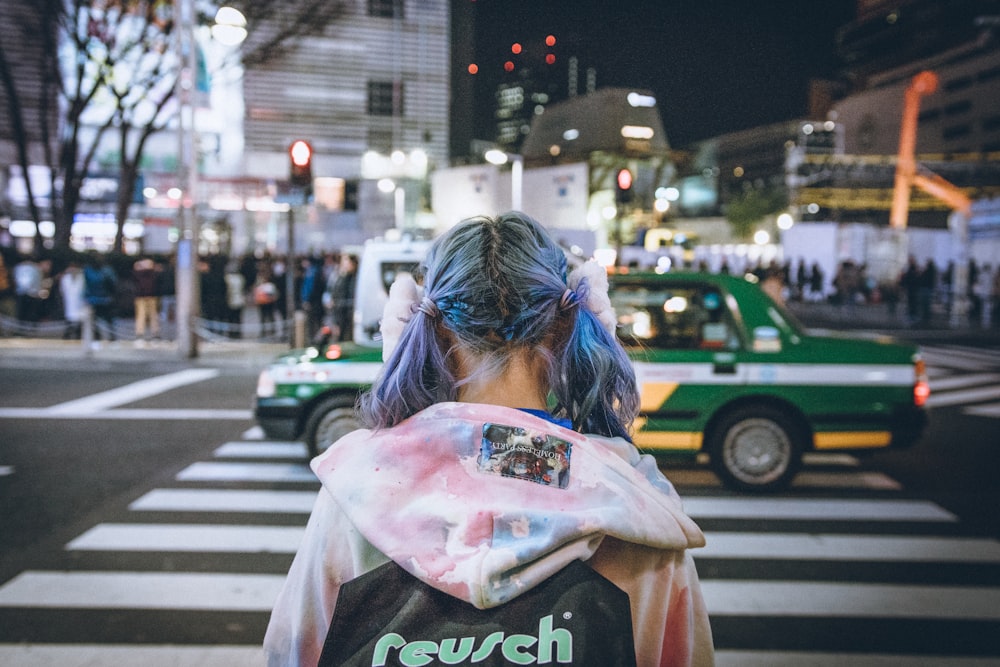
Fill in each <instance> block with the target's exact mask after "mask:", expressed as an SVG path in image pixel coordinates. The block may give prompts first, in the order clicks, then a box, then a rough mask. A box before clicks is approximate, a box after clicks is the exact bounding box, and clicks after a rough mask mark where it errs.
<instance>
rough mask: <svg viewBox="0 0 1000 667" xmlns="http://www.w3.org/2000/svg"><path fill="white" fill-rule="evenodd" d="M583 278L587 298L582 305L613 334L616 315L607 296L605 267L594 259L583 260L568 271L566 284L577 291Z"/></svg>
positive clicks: (615, 325)
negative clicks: (585, 283)
mask: <svg viewBox="0 0 1000 667" xmlns="http://www.w3.org/2000/svg"><path fill="white" fill-rule="evenodd" d="M584 279H586V281H587V287H588V289H587V299H586V301H584V302H583V305H584V307H586V309H587V310H589V311H590V312H592V313H593V314H594V316H595V317H597V319H598V321H600V323H601V326H603V327H604V330H605V331H607V332H608V333H609V334H611V335H612V336H614V335H615V329H616V328H617V326H618V317H617V316H616V315H615V309H614V308H612V307H611V298H610V297H609V296H608V272H607V269H605V268H604V267H603V266H601V265H600V264H598V263H597V262H595V261H594V260H589V261H587V262H584V263H583V264H581V265H580V266H578V267H577V268H575V269H573V270H572V271H571V272H570V274H569V277H568V278H567V280H566V286H567V287H569V288H570V289H571V290H573V291H574V292H577V288H578V287H579V286H580V283H581V282H583V280H584Z"/></svg>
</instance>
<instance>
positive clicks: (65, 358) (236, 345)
mask: <svg viewBox="0 0 1000 667" xmlns="http://www.w3.org/2000/svg"><path fill="white" fill-rule="evenodd" d="M288 349H289V345H288V344H287V343H263V342H258V341H253V340H246V341H242V340H233V341H225V342H205V341H202V342H201V343H200V344H199V346H198V353H199V354H198V356H197V357H195V358H193V359H192V358H188V357H187V355H186V351H184V352H182V351H181V350H180V349H179V348H178V346H177V343H176V342H173V341H148V342H138V343H137V342H136V341H129V340H122V341H114V342H111V343H108V342H104V341H102V342H101V343H100V344H99V346H92V347H85V346H84V344H83V343H82V342H81V341H78V340H58V339H52V338H19V337H15V338H0V368H25V367H27V368H47V369H52V368H65V369H67V370H106V369H111V368H114V367H115V366H119V365H128V366H130V367H132V368H135V367H136V366H139V367H142V368H143V369H144V370H149V371H153V370H156V371H159V370H163V371H170V370H176V369H180V368H197V367H205V368H232V369H246V370H253V371H258V370H260V369H262V368H263V367H264V366H265V365H266V364H267V363H268V362H269V361H271V360H272V359H274V358H275V357H277V356H278V355H279V354H281V353H282V352H286V351H287V350H288Z"/></svg>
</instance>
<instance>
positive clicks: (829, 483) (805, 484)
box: [661, 464, 902, 491]
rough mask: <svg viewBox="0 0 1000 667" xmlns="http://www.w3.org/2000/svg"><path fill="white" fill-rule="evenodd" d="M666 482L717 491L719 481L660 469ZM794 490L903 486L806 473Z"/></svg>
mask: <svg viewBox="0 0 1000 667" xmlns="http://www.w3.org/2000/svg"><path fill="white" fill-rule="evenodd" d="M661 470H663V473H664V474H665V475H666V476H667V478H668V479H669V480H670V481H671V482H673V483H674V484H676V485H678V486H692V487H706V486H707V487H718V486H721V484H722V483H721V482H720V481H719V478H718V477H716V475H715V473H713V472H712V471H711V470H702V469H692V468H676V467H671V466H670V465H669V464H667V465H663V466H661ZM792 488H793V489H814V488H826V489H867V490H878V491H898V490H899V489H901V488H902V486H901V485H900V484H899V482H897V481H896V480H894V479H892V478H891V477H888V476H886V475H883V474H882V473H878V472H854V471H849V472H847V471H845V472H840V471H838V472H813V471H809V470H805V471H803V472H800V473H799V474H798V475H796V476H795V478H794V479H793V480H792Z"/></svg>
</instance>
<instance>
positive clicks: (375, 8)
mask: <svg viewBox="0 0 1000 667" xmlns="http://www.w3.org/2000/svg"><path fill="white" fill-rule="evenodd" d="M368 16H375V17H378V18H383V19H401V18H403V0H368Z"/></svg>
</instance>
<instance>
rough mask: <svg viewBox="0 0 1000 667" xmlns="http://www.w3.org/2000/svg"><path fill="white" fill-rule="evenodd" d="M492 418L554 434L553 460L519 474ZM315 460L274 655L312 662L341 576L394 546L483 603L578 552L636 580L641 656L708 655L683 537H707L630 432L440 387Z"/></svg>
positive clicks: (673, 661)
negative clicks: (311, 502) (436, 398)
mask: <svg viewBox="0 0 1000 667" xmlns="http://www.w3.org/2000/svg"><path fill="white" fill-rule="evenodd" d="M484 425H501V427H500V432H501V433H509V432H516V433H519V434H523V435H524V434H526V435H525V437H527V438H528V441H530V442H534V443H536V444H537V443H542V442H548V443H549V445H550V448H551V446H555V447H558V448H559V453H558V454H557V455H553V458H551V459H548V461H549V462H550V463H551V467H550V468H549V469H548V470H547V471H546V472H547V473H549V474H545V475H541V476H536V477H534V478H533V480H532V479H531V475H524V474H522V475H520V476H521V478H520V479H516V478H513V475H515V474H517V473H515V472H514V471H512V470H511V469H509V467H505V466H503V465H501V464H499V463H497V460H499V459H502V458H503V456H502V454H503V453H502V452H500V454H499V455H498V454H497V452H496V451H495V450H496V449H503V448H504V447H506V446H507V445H503V444H501V445H500V446H499V447H492V446H489V447H486V448H484V446H483V443H484ZM504 426H509V427H515V428H514V429H506V430H504V428H503V427H504ZM494 432H495V431H494ZM516 439H517V438H515V440H516ZM530 442H528V445H529V446H527V447H522V448H521V449H528V450H529V451H530V450H531V446H530ZM552 443H555V445H553V444H552ZM560 443H561V444H560ZM510 444H511V445H512V446H511V448H512V449H518V447H517V446H516V445H517V443H516V442H512V443H510ZM567 445H568V446H567ZM484 449H487V450H493V451H484ZM551 451H554V450H551V449H550V451H549V453H548V454H545V455H544V456H548V455H549V454H551ZM564 452H565V455H564ZM491 453H492V454H494V457H493V459H494V460H493V461H492V462H491V460H490V458H489V455H490V454H491ZM536 453H537V452H536ZM312 468H313V470H314V471H315V472H316V475H317V476H318V477H319V479H320V481H321V482H322V483H323V490H322V491H321V492H320V494H319V498H318V499H317V501H316V505H315V507H314V509H313V513H312V516H311V517H310V519H309V524H308V526H307V528H306V533H305V536H304V538H303V542H302V544H301V545H300V546H299V549H298V553H297V554H296V557H295V560H294V562H293V564H292V567H291V570H290V571H289V573H288V579H287V581H286V583H285V586H284V588H283V590H282V591H281V593H280V595H279V597H278V600H277V602H276V604H275V607H274V611H273V613H272V615H271V622H270V625H269V626H268V629H267V636H266V637H265V640H264V648H265V650H266V652H267V654H268V659H269V664H271V665H282V666H293V665H315V664H316V662H317V661H318V659H319V654H320V652H321V650H322V646H323V641H324V639H325V637H326V633H327V630H328V628H329V625H330V620H331V619H332V617H333V610H334V607H335V606H336V604H337V594H338V591H339V589H340V584H342V583H344V582H347V581H350V580H351V579H354V578H355V577H358V576H360V575H361V574H364V573H366V572H368V571H370V570H373V569H375V568H376V567H378V566H379V565H382V564H384V563H385V562H387V561H388V560H389V559H391V560H394V561H396V562H397V563H399V565H401V566H402V567H403V568H404V569H406V570H407V571H409V572H410V573H411V574H413V575H415V576H416V577H418V578H420V579H421V580H423V581H424V582H426V583H427V584H429V585H431V586H433V587H435V588H437V589H440V590H442V591H444V592H446V593H449V594H450V595H453V596H455V597H457V598H460V599H462V600H465V601H467V602H469V603H470V604H472V605H475V606H476V607H478V608H489V607H493V606H496V605H500V604H503V603H504V602H505V601H507V600H509V599H511V598H512V597H515V596H517V595H519V594H520V593H522V592H524V591H526V590H529V589H530V588H532V587H533V586H535V585H536V584H537V583H539V582H540V581H543V580H545V579H546V578H547V577H549V576H550V575H552V574H553V573H555V572H557V571H559V570H560V569H561V568H562V567H563V566H564V565H566V564H567V563H569V562H571V561H572V560H574V559H579V560H584V561H587V562H588V563H589V564H590V566H591V567H593V568H594V569H595V570H596V571H597V572H599V573H601V574H602V575H603V576H604V577H606V578H607V579H609V580H611V581H612V582H614V583H615V584H616V585H617V586H618V587H619V588H621V589H623V590H624V591H625V592H626V593H628V594H629V598H630V602H631V608H632V621H633V627H634V632H635V644H636V656H637V658H638V663H639V665H650V666H652V665H657V666H659V665H702V664H711V663H712V660H713V652H712V651H713V649H712V640H711V631H710V628H709V624H708V614H707V612H706V610H705V605H704V601H703V599H702V596H701V590H700V587H699V584H698V577H697V574H696V572H695V568H694V564H693V561H692V559H691V556H690V553H689V552H688V551H687V550H688V549H690V548H694V547H700V546H703V545H704V537H703V535H702V533H701V530H699V528H698V526H697V525H695V523H694V522H693V521H692V520H691V519H690V518H688V517H687V516H686V515H685V514H684V512H683V510H682V509H681V502H680V498H679V497H678V495H677V493H676V492H675V491H674V489H673V487H672V485H671V484H670V482H668V481H667V480H666V479H665V478H664V477H663V475H662V474H661V473H660V472H659V470H658V468H657V466H656V463H655V461H654V460H653V459H652V458H651V457H649V456H640V455H639V453H638V451H637V450H636V449H635V447H633V446H632V445H631V444H629V443H627V442H625V441H624V440H622V439H610V438H603V437H599V436H592V435H584V434H580V433H577V432H575V431H571V430H569V429H566V428H562V427H560V426H558V425H556V424H553V423H551V422H549V421H547V420H545V419H542V418H539V417H536V416H534V415H531V414H528V413H526V412H523V411H520V410H515V409H511V408H503V407H497V406H491V405H480V404H471V403H441V404H437V405H434V406H432V407H430V408H427V409H426V410H424V411H422V412H420V413H418V414H416V415H414V416H413V417H411V418H409V419H407V420H406V421H404V422H403V423H401V424H399V425H397V426H395V427H393V428H389V429H385V430H381V431H368V430H360V431H355V432H354V433H351V434H349V435H347V436H345V437H343V438H341V439H340V440H339V441H338V442H336V443H335V444H334V445H333V446H332V447H330V449H329V450H327V452H325V453H324V454H323V455H322V456H320V457H318V458H316V459H315V460H313V462H312ZM517 472H519V473H524V472H525V471H524V470H523V469H520V470H519V471H517ZM505 473H506V474H505Z"/></svg>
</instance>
